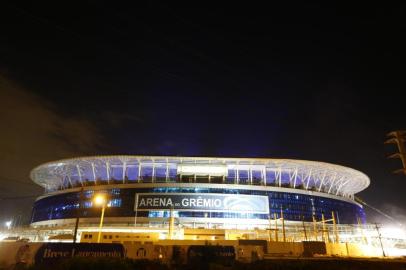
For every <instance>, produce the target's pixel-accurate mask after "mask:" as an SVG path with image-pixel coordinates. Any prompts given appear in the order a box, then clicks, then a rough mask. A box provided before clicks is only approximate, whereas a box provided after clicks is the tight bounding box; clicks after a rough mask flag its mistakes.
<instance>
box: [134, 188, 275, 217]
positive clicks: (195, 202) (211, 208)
mask: <svg viewBox="0 0 406 270" xmlns="http://www.w3.org/2000/svg"><path fill="white" fill-rule="evenodd" d="M134 209H135V211H151V210H170V209H173V210H182V211H208V212H242V213H258V214H269V203H268V197H267V196H259V195H240V194H207V193H138V194H136V198H135V207H134Z"/></svg>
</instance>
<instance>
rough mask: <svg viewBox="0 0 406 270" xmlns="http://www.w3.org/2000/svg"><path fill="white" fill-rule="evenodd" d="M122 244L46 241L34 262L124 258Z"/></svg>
mask: <svg viewBox="0 0 406 270" xmlns="http://www.w3.org/2000/svg"><path fill="white" fill-rule="evenodd" d="M124 256H125V249H124V246H123V245H122V244H106V243H102V244H93V243H77V244H73V243H46V244H43V245H42V246H41V247H40V248H39V249H38V251H37V253H36V254H35V263H37V264H38V263H50V264H52V263H57V262H59V261H60V260H61V259H68V258H72V257H117V258H124Z"/></svg>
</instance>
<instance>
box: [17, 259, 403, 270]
mask: <svg viewBox="0 0 406 270" xmlns="http://www.w3.org/2000/svg"><path fill="white" fill-rule="evenodd" d="M14 269H25V268H24V267H21V268H20V267H17V268H14ZM28 269H31V270H42V269H52V270H68V269H69V270H73V269H75V270H107V269H114V270H124V269H126V270H127V269H128V270H129V269H143V270H144V269H145V270H158V269H159V270H167V269H180V270H183V269H184V270H186V269H193V270H197V269H213V270H214V269H216V270H221V269H237V270H238V269H246V270H262V269H288V270H290V269H315V270H319V269H320V270H335V269H345V270H347V269H348V270H353V269H354V270H355V269H357V270H358V269H363V270H370V269H371V270H372V269H384V270H392V269H405V270H406V260H376V259H375V260H374V259H371V260H365V259H363V260H357V259H331V258H321V259H314V258H313V259H284V258H283V259H280V258H278V259H269V260H263V261H257V262H254V263H249V264H245V263H239V262H235V263H232V264H229V265H221V263H210V262H208V260H205V261H199V262H198V261H195V262H191V263H190V264H188V265H164V264H161V263H159V262H153V261H139V260H138V261H134V260H129V259H122V260H119V259H109V258H94V259H92V258H74V259H69V260H65V261H62V262H60V263H57V264H54V265H36V266H31V267H29V268H28Z"/></svg>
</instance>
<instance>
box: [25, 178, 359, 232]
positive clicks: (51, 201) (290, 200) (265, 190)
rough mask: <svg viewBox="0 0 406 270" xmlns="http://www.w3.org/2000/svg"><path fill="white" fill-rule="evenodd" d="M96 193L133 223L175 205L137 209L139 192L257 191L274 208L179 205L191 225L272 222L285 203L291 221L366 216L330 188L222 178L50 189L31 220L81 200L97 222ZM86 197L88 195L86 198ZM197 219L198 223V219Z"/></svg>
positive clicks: (54, 219)
mask: <svg viewBox="0 0 406 270" xmlns="http://www.w3.org/2000/svg"><path fill="white" fill-rule="evenodd" d="M96 193H106V194H107V195H108V197H109V206H110V207H108V208H107V210H106V213H105V216H106V220H105V222H106V225H107V224H110V223H111V224H114V223H120V224H126V225H128V226H132V225H133V224H134V221H135V215H136V216H137V222H138V223H144V224H146V223H147V224H148V225H154V224H160V223H163V222H167V220H168V217H169V216H170V209H169V208H166V209H165V208H161V209H154V210H151V211H137V209H136V206H135V204H136V194H185V195H188V194H200V195H202V196H203V197H204V196H206V195H207V196H210V195H213V194H229V195H233V194H240V195H251V196H266V197H267V202H268V205H269V214H266V213H241V212H230V211H227V212H213V211H204V210H203V211H174V216H175V217H176V218H177V219H178V222H179V223H182V224H184V225H186V226H199V224H200V225H202V226H204V224H208V223H211V224H216V226H218V227H227V226H231V227H232V226H233V224H239V223H241V222H242V223H250V224H252V225H253V226H256V225H260V224H267V223H268V222H269V221H268V220H269V218H271V219H272V218H275V217H276V218H280V216H281V209H282V210H283V214H284V218H285V219H286V220H290V221H302V219H303V220H304V221H307V222H311V221H312V218H313V216H314V217H315V218H316V219H317V220H321V218H322V217H321V216H322V213H324V215H325V217H326V218H330V217H331V213H332V211H334V212H335V214H336V218H337V220H338V222H339V223H340V224H355V223H357V219H358V218H360V219H361V220H362V221H364V222H365V213H364V211H363V209H362V206H361V205H359V204H358V203H356V202H354V201H353V200H351V199H349V198H344V197H340V196H336V195H331V194H325V193H321V192H315V191H305V190H298V189H291V188H280V187H263V186H241V185H219V184H185V183H176V184H175V183H155V184H124V185H123V184H122V185H106V186H93V187H86V188H84V189H83V191H81V189H78V188H76V189H71V190H63V191H58V192H54V193H50V194H46V195H44V196H42V197H40V198H38V199H37V201H36V202H35V203H34V207H33V212H32V219H31V223H32V224H31V225H32V226H36V225H45V224H58V223H61V222H63V221H64V220H69V219H74V218H76V217H77V214H78V212H77V206H78V205H79V201H81V202H80V208H79V209H80V210H79V217H81V218H88V220H89V222H90V223H92V221H93V223H94V224H95V225H96V224H97V222H98V219H99V216H100V208H96V207H94V206H93V203H92V198H93V196H94V194H96ZM80 198H82V199H80ZM196 224H197V225H196Z"/></svg>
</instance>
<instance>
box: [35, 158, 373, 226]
mask: <svg viewBox="0 0 406 270" xmlns="http://www.w3.org/2000/svg"><path fill="white" fill-rule="evenodd" d="M30 176H31V179H32V180H33V181H34V182H35V183H37V184H38V185H40V186H42V187H44V189H45V193H44V194H43V195H42V196H40V197H39V198H37V200H36V201H35V203H34V205H33V210H32V217H31V227H34V228H44V227H65V226H74V224H75V221H76V219H77V218H79V219H80V225H81V226H86V227H87V228H97V227H98V224H99V221H100V207H96V206H95V205H94V197H95V195H96V194H104V195H106V196H107V198H108V199H107V203H106V206H107V207H106V209H105V214H104V227H105V228H109V227H110V228H134V227H135V228H164V227H168V220H169V218H173V219H174V223H175V226H177V227H182V228H204V229H242V230H244V229H245V230H251V229H266V228H269V227H270V223H271V222H272V221H275V223H276V222H277V220H279V221H280V220H283V221H284V222H286V224H287V226H289V224H302V223H303V224H304V223H308V224H310V223H311V222H315V221H320V220H324V219H329V220H333V221H334V222H335V223H337V225H344V224H361V223H365V213H364V210H363V207H362V205H360V204H359V203H358V202H357V201H355V199H354V194H356V193H357V192H360V191H362V190H363V189H365V188H366V187H368V185H369V183H370V180H369V178H368V177H367V176H366V175H365V174H363V173H361V172H359V171H357V170H354V169H351V168H348V167H344V166H339V165H334V164H329V163H324V162H315V161H304V160H290V159H267V158H222V157H179V156H172V157H171V156H91V157H79V158H72V159H64V160H58V161H53V162H49V163H45V164H42V165H40V166H38V167H36V168H34V169H33V170H32V171H31V175H30ZM284 225H285V224H284Z"/></svg>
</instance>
